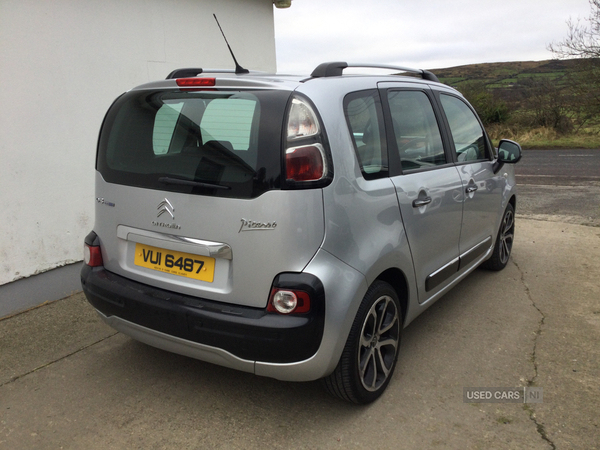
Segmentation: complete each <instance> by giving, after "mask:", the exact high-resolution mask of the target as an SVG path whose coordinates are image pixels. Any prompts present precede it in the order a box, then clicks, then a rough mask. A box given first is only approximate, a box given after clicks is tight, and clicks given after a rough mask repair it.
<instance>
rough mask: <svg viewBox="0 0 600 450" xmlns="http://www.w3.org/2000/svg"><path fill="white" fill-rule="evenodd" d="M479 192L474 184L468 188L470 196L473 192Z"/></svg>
mask: <svg viewBox="0 0 600 450" xmlns="http://www.w3.org/2000/svg"><path fill="white" fill-rule="evenodd" d="M476 190H477V186H476V185H474V184H470V185H468V186H467V194H470V193H471V192H475V191H476Z"/></svg>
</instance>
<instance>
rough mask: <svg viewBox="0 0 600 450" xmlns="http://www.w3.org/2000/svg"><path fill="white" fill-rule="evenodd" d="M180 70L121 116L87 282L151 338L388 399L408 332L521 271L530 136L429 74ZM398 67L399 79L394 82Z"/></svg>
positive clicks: (99, 202)
mask: <svg viewBox="0 0 600 450" xmlns="http://www.w3.org/2000/svg"><path fill="white" fill-rule="evenodd" d="M347 67H369V65H367V64H357V65H352V64H347V63H343V62H332V63H324V64H321V65H320V66H318V67H317V68H316V69H315V70H314V71H313V73H312V74H311V75H310V76H305V77H297V76H281V75H269V74H264V73H258V72H250V73H235V72H228V71H203V70H202V69H179V70H176V71H174V72H173V73H171V74H170V75H169V77H168V78H167V79H166V80H163V81H157V82H153V83H148V84H145V85H142V86H139V87H136V88H134V89H132V90H130V91H128V92H126V93H124V94H123V95H121V96H120V97H119V98H118V99H117V100H116V101H115V102H114V103H113V105H112V106H111V107H110V109H109V111H108V113H107V114H106V117H105V119H104V122H103V124H102V127H101V131H100V136H99V141H98V150H97V159H96V172H95V177H96V181H95V183H96V210H95V213H96V219H95V224H94V229H93V231H92V232H91V233H90V234H89V235H88V236H87V237H86V239H85V247H84V251H85V264H84V267H83V269H82V272H81V282H82V285H83V289H84V291H85V294H86V296H87V298H88V300H89V302H90V303H91V304H92V305H93V306H94V308H96V310H97V311H98V313H99V314H100V316H101V317H102V319H103V320H104V321H105V322H106V323H108V324H109V325H110V326H112V327H113V328H115V329H116V330H119V331H121V332H122V333H124V334H127V335H129V336H131V337H132V338H134V339H136V340H139V341H141V342H144V343H146V344H149V345H152V346H156V347H159V348H161V349H165V350H168V351H171V352H176V353H179V354H182V355H187V356H189V357H193V358H197V359H200V360H203V361H208V362H210V363H214V364H219V365H222V366H226V367H230V368H234V369H238V370H242V371H246V372H251V373H254V374H256V375H261V376H267V377H273V378H276V379H280V380H287V381H309V380H316V379H323V381H324V385H325V387H326V388H327V389H328V390H329V391H330V392H331V393H332V394H334V395H336V396H338V397H340V398H342V399H344V400H348V401H351V402H355V403H369V402H372V401H373V400H375V399H377V398H378V397H379V396H380V395H381V394H382V392H383V391H384V390H385V388H386V387H387V385H388V383H389V382H390V379H391V377H392V374H393V372H394V368H395V365H396V361H397V358H398V350H399V345H400V338H401V334H402V329H403V328H404V327H406V326H407V325H408V324H409V323H410V322H411V321H412V320H414V319H415V318H416V317H417V316H418V315H419V314H421V313H422V312H423V311H424V310H425V309H427V308H428V307H429V306H430V305H431V304H433V303H434V302H435V301H436V300H437V299H439V298H440V297H441V296H442V295H444V294H445V293H446V292H447V291H448V290H449V289H450V288H452V287H453V286H454V285H456V284H457V282H459V281H460V280H461V279H463V278H465V277H466V276H467V275H468V274H469V273H470V272H471V271H473V270H474V269H475V268H477V267H478V266H480V265H483V266H485V267H487V268H488V269H492V270H500V269H502V268H504V267H505V266H506V264H507V262H508V261H509V257H510V253H511V248H512V244H513V236H514V225H515V221H514V219H515V206H516V189H515V174H514V166H513V164H514V163H516V162H517V161H518V160H519V159H520V157H521V149H520V147H519V145H518V144H516V143H514V142H512V141H507V140H503V141H501V142H500V144H499V147H498V149H496V148H494V147H493V146H492V145H491V142H490V140H489V138H488V136H487V134H486V132H485V130H484V128H483V127H482V125H481V122H480V120H479V118H478V117H477V115H476V113H475V112H474V110H473V108H472V107H471V106H470V105H469V104H468V103H467V102H466V100H465V99H464V98H463V97H462V96H461V94H460V93H459V92H457V91H456V90H454V89H452V88H450V87H448V86H445V85H443V84H441V83H439V82H438V80H437V78H436V77H435V75H433V74H432V73H430V72H427V71H423V70H415V69H409V68H404V67H394V66H379V67H380V68H387V69H391V71H393V72H394V74H392V75H384V76H381V75H348V74H347V73H344V70H345V69H346V68H347ZM398 73H400V74H398Z"/></svg>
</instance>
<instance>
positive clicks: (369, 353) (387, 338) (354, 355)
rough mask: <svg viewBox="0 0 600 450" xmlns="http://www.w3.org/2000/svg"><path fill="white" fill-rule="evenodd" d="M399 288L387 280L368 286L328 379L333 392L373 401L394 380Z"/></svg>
mask: <svg viewBox="0 0 600 450" xmlns="http://www.w3.org/2000/svg"><path fill="white" fill-rule="evenodd" d="M401 318H402V311H401V309H400V302H399V301H398V295H397V294H396V291H394V289H393V288H392V287H391V286H390V285H389V284H388V283H385V282H383V281H376V282H375V283H373V284H372V285H371V287H370V288H369V289H368V290H367V293H366V294H365V296H364V298H363V301H362V303H361V305H360V307H359V309H358V313H357V314H356V318H355V319H354V323H353V324H352V329H351V330H350V335H349V336H348V340H347V342H346V346H345V347H344V351H343V352H342V356H341V358H340V361H339V362H338V365H337V367H336V369H335V370H334V371H333V373H332V374H331V375H329V376H328V377H326V378H325V379H324V384H325V387H326V389H327V390H328V391H329V392H330V393H331V394H333V395H335V396H337V397H340V398H341V399H343V400H347V401H350V402H353V403H361V404H365V403H371V402H372V401H374V400H376V399H377V398H379V396H381V394H382V393H383V391H384V390H385V388H386V387H387V385H388V384H389V382H390V379H391V377H392V374H393V373H394V369H395V367H396V361H397V360H398V348H399V346H400V335H401V332H402V320H401Z"/></svg>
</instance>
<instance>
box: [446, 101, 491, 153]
mask: <svg viewBox="0 0 600 450" xmlns="http://www.w3.org/2000/svg"><path fill="white" fill-rule="evenodd" d="M440 99H441V101H442V107H443V108H444V112H445V113H446V118H447V119H448V123H449V124H450V132H451V133H452V139H453V140H454V148H455V149H456V159H457V161H458V162H468V161H477V160H481V159H489V158H488V153H487V151H486V144H485V142H486V139H485V135H484V133H483V129H482V128H481V125H479V121H478V120H477V117H476V116H475V114H474V113H473V111H471V109H470V108H469V107H468V106H467V105H466V104H465V102H463V101H462V100H460V99H459V98H457V97H453V96H451V95H444V94H441V95H440Z"/></svg>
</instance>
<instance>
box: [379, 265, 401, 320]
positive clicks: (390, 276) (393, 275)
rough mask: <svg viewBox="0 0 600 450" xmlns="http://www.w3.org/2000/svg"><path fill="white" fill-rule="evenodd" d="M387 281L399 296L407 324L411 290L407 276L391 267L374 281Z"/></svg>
mask: <svg viewBox="0 0 600 450" xmlns="http://www.w3.org/2000/svg"><path fill="white" fill-rule="evenodd" d="M377 280H380V281H385V282H386V283H388V284H389V285H391V286H392V288H394V290H395V291H396V294H398V300H400V307H401V309H402V323H403V324H404V323H405V320H406V315H407V311H408V299H409V289H408V282H407V280H406V276H405V275H404V272H402V271H401V270H400V269H398V268H397V267H391V268H389V269H387V270H385V271H383V272H382V273H380V274H379V276H378V277H377V278H376V279H375V280H374V282H375V281H377Z"/></svg>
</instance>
